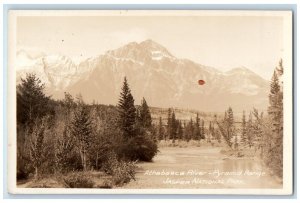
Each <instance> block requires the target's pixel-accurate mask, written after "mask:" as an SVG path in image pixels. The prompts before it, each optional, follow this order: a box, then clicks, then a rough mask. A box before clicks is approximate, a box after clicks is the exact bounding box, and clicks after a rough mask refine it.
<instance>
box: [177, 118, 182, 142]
mask: <svg viewBox="0 0 300 203" xmlns="http://www.w3.org/2000/svg"><path fill="white" fill-rule="evenodd" d="M178 139H179V140H182V139H183V128H182V124H181V121H179V123H178Z"/></svg>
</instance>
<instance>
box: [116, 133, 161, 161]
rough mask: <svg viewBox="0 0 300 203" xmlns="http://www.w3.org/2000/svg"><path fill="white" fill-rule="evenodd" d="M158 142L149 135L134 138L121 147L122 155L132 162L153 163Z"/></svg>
mask: <svg viewBox="0 0 300 203" xmlns="http://www.w3.org/2000/svg"><path fill="white" fill-rule="evenodd" d="M157 152H158V149H157V144H156V142H155V141H154V140H153V139H152V138H151V137H150V136H147V135H144V136H137V137H133V138H131V139H129V140H127V141H125V142H124V144H123V145H122V146H121V147H120V153H119V154H120V155H121V156H123V158H125V159H126V160H130V161H136V160H139V161H151V160H152V158H153V157H154V156H155V155H156V154H157Z"/></svg>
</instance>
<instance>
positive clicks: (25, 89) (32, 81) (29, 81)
mask: <svg viewBox="0 0 300 203" xmlns="http://www.w3.org/2000/svg"><path fill="white" fill-rule="evenodd" d="M44 89H45V84H42V82H41V80H40V79H39V78H37V77H36V75H35V74H27V75H26V78H25V79H23V78H21V84H19V85H18V86H17V122H18V124H25V125H27V126H28V127H29V128H32V127H33V124H34V121H35V119H41V118H42V117H43V116H45V115H46V114H49V112H51V111H54V110H53V109H49V108H50V106H49V104H50V97H48V96H46V95H45V93H44Z"/></svg>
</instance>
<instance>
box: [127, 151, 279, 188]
mask: <svg viewBox="0 0 300 203" xmlns="http://www.w3.org/2000/svg"><path fill="white" fill-rule="evenodd" d="M221 149H222V148H220V147H189V148H180V147H163V148H160V149H159V153H158V154H157V155H156V156H155V157H154V159H153V162H142V163H138V164H137V165H138V168H137V173H136V180H135V181H131V182H130V183H128V184H126V185H124V186H123V187H122V188H132V189H160V188H176V189H229V188H253V189H254V188H255V189H256V188H270V189H275V188H281V187H282V181H281V180H280V179H279V178H277V177H274V176H272V175H271V174H270V172H269V170H268V169H267V168H266V167H265V166H264V164H263V163H262V162H261V161H260V160H259V159H254V158H232V157H228V156H226V155H223V154H222V153H221V152H220V151H221Z"/></svg>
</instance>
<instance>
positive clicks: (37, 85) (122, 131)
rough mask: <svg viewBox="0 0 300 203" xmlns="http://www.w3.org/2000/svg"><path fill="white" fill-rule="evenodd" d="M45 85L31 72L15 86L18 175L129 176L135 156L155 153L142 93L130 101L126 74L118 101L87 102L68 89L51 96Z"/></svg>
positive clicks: (147, 156)
mask: <svg viewBox="0 0 300 203" xmlns="http://www.w3.org/2000/svg"><path fill="white" fill-rule="evenodd" d="M44 88H45V86H44V84H42V82H41V80H40V79H38V78H37V77H36V76H35V75H34V74H28V75H27V76H26V78H25V79H22V80H21V84H20V85H18V86H17V179H26V178H29V177H31V176H33V175H34V177H35V178H40V177H43V176H45V175H48V174H65V173H68V172H71V171H89V170H100V171H105V172H107V173H109V174H111V175H113V176H118V177H119V176H120V177H121V178H123V176H126V177H124V182H125V181H127V182H128V180H130V179H131V178H134V163H133V162H134V161H136V160H141V161H151V160H152V158H153V157H154V156H155V155H156V153H157V143H156V139H155V130H154V127H153V125H152V119H151V114H150V111H149V107H148V105H147V102H146V100H145V99H143V100H142V102H141V105H140V106H137V107H136V106H134V99H133V96H132V94H131V91H130V88H129V85H128V82H127V80H126V78H125V79H124V83H123V87H122V90H121V93H120V99H119V102H118V104H117V106H112V105H110V106H105V105H96V104H93V105H88V104H86V103H84V101H83V99H82V97H81V96H80V95H79V96H78V97H76V98H73V97H72V96H71V95H70V94H69V93H65V98H64V99H63V100H60V101H55V100H53V99H51V98H50V97H49V96H46V95H45V93H44ZM114 173H115V174H114ZM116 182H118V183H122V181H120V180H118V181H116Z"/></svg>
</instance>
